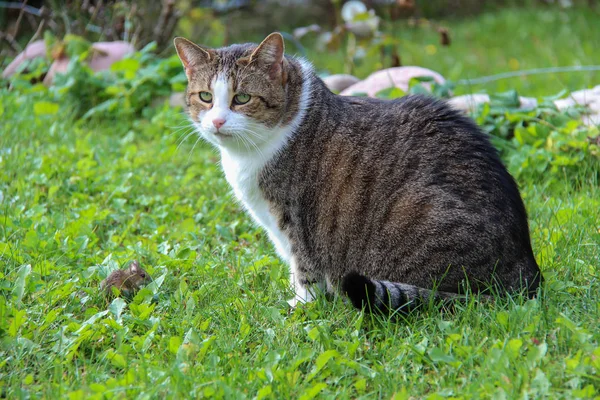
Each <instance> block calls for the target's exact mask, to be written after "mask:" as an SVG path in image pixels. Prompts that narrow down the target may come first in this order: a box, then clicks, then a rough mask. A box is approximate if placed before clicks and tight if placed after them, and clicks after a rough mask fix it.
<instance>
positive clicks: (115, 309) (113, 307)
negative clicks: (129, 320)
mask: <svg viewBox="0 0 600 400" xmlns="http://www.w3.org/2000/svg"><path fill="white" fill-rule="evenodd" d="M126 305H127V303H125V300H123V299H122V298H120V297H117V298H116V299H114V300H113V301H112V303H110V306H109V307H108V310H109V311H110V312H111V313H112V314H113V315H114V316H115V320H117V321H119V320H120V319H121V313H122V312H123V310H124V309H125V306H126Z"/></svg>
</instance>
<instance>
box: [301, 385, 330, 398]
mask: <svg viewBox="0 0 600 400" xmlns="http://www.w3.org/2000/svg"><path fill="white" fill-rule="evenodd" d="M326 387H327V384H326V383H323V382H320V383H316V384H314V385H313V386H312V387H310V388H309V389H307V390H306V391H305V392H304V393H302V395H301V396H300V400H310V399H314V398H315V397H316V396H317V395H318V394H319V393H321V391H322V390H323V389H325V388H326Z"/></svg>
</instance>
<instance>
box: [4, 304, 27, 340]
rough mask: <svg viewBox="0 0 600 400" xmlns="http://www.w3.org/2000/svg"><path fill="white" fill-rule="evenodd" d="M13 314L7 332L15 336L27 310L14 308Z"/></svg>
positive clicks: (25, 318) (25, 316) (23, 321)
mask: <svg viewBox="0 0 600 400" xmlns="http://www.w3.org/2000/svg"><path fill="white" fill-rule="evenodd" d="M14 314H15V316H14V318H13V319H12V321H11V323H10V325H9V327H8V334H9V335H10V336H12V337H17V333H19V328H20V327H21V326H22V325H23V324H24V323H25V321H26V320H27V312H26V311H25V310H14Z"/></svg>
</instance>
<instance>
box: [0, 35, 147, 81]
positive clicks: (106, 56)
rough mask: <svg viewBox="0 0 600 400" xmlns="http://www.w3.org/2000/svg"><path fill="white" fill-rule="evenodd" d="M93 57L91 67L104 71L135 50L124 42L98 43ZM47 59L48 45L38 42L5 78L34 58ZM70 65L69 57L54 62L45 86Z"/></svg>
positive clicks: (26, 51)
mask: <svg viewBox="0 0 600 400" xmlns="http://www.w3.org/2000/svg"><path fill="white" fill-rule="evenodd" d="M92 49H93V50H94V51H93V52H92V57H91V59H90V60H89V66H90V68H91V69H92V70H93V71H96V72H97V71H102V70H106V69H109V68H110V66H111V65H113V64H114V63H115V62H116V61H119V60H121V59H123V57H125V56H126V55H127V54H130V53H133V52H134V51H135V49H134V48H133V46H132V45H131V44H130V43H127V42H123V41H116V42H97V43H94V44H92ZM36 57H46V45H45V44H44V41H43V40H37V41H35V42H33V43H31V44H29V46H27V48H25V50H24V51H23V52H22V53H21V54H19V55H18V56H17V57H16V58H15V59H14V60H13V61H12V62H11V63H10V64H9V65H8V66H7V67H6V69H5V70H4V71H3V72H2V77H3V78H8V77H10V76H11V75H13V74H14V73H15V72H17V69H18V67H19V66H20V65H21V64H22V63H24V62H26V61H28V60H31V59H33V58H36ZM68 65H69V58H68V57H66V56H65V57H61V58H59V59H57V60H54V62H53V63H52V65H51V66H50V69H49V70H48V73H47V74H46V77H45V78H44V84H45V85H50V84H51V83H52V80H53V79H54V76H55V75H56V74H60V73H65V72H66V71H67V67H68Z"/></svg>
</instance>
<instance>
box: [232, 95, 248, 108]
mask: <svg viewBox="0 0 600 400" xmlns="http://www.w3.org/2000/svg"><path fill="white" fill-rule="evenodd" d="M249 101H250V95H249V94H246V93H238V94H236V95H235V96H233V104H235V105H242V104H246V103H247V102H249Z"/></svg>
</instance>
